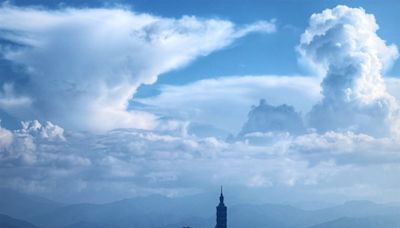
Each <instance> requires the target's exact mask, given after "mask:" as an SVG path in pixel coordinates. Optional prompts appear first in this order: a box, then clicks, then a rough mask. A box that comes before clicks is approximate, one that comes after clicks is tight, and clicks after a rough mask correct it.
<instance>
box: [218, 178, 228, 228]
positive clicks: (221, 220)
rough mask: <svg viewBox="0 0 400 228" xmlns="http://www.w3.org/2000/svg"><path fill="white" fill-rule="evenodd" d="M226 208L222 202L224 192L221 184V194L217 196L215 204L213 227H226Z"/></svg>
mask: <svg viewBox="0 0 400 228" xmlns="http://www.w3.org/2000/svg"><path fill="white" fill-rule="evenodd" d="M226 212H227V208H226V206H225V204H224V193H223V188H222V185H221V194H220V196H219V204H218V206H217V224H216V225H215V228H226V227H227V221H226V219H227V213H226Z"/></svg>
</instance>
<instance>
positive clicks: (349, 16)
mask: <svg viewBox="0 0 400 228" xmlns="http://www.w3.org/2000/svg"><path fill="white" fill-rule="evenodd" d="M377 30H378V25H377V24H376V22H375V17H374V16H373V15H371V14H367V13H365V11H364V10H363V9H362V8H349V7H347V6H337V7H335V8H333V9H326V10H324V11H323V12H322V13H318V14H313V15H312V16H311V18H310V22H309V27H308V28H307V29H306V31H305V32H304V33H303V35H302V37H301V41H300V44H299V46H298V51H299V53H300V55H301V58H302V60H303V62H304V61H305V62H307V63H308V64H310V65H312V66H313V67H314V68H317V69H318V70H319V71H320V73H321V74H322V75H324V80H323V82H322V84H321V86H322V94H323V96H324V98H323V100H322V102H321V103H320V104H317V105H316V106H314V108H313V110H312V111H311V112H310V114H309V117H310V124H311V125H312V126H313V127H315V128H317V129H318V130H320V131H329V130H352V131H355V132H363V133H368V134H372V135H379V136H382V135H388V134H391V133H396V131H398V129H399V126H400V125H399V107H398V104H397V102H396V100H395V99H394V98H393V96H391V95H390V94H389V93H388V92H387V90H386V87H385V83H384V81H383V78H382V75H381V74H382V72H383V71H384V70H385V69H387V68H388V67H389V66H390V65H391V64H392V63H393V61H394V60H395V59H396V58H397V57H398V51H397V47H396V46H395V45H386V43H385V41H384V40H382V39H381V38H380V37H379V36H378V35H377V33H376V31H377ZM397 133H398V132H397Z"/></svg>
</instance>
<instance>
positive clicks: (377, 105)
mask: <svg viewBox="0 0 400 228" xmlns="http://www.w3.org/2000/svg"><path fill="white" fill-rule="evenodd" d="M399 9H400V2H398V1H395V0H386V1H379V2H378V1H372V0H364V1H361V0H352V1H350V0H348V1H324V0H321V1H311V0H280V1H279V0H270V1H246V2H244V1H238V0H231V1H227V0H220V1H208V0H202V1H184V0H171V1H166V0H157V1H149V0H138V1H123V0H121V1H100V0H98V1H97V0H96V1H75V0H73V1H63V2H57V1H44V0H31V1H24V0H21V1H18V0H14V1H3V2H2V3H1V5H0V119H1V128H0V178H1V183H0V187H2V188H11V189H14V190H17V191H22V192H26V193H30V194H37V195H41V196H45V197H47V198H50V199H55V200H59V201H62V202H108V201H112V200H117V199H122V198H129V197H135V196H143V195H151V194H161V195H165V196H169V197H179V196H185V195H192V194H201V193H205V192H209V191H213V190H215V189H217V190H218V189H219V186H220V185H224V186H225V189H232V192H235V194H236V195H237V197H239V198H242V199H243V200H248V201H254V202H256V201H259V202H261V201H262V202H277V203H282V202H299V201H308V200H309V201H315V200H318V201H321V202H342V201H346V200H355V199H357V200H358V199H361V200H373V201H377V202H398V201H400V196H399V195H398V194H397V193H398V192H399V190H400V184H399V183H400V181H399V177H398V175H397V173H398V172H399V171H400V170H399V169H400V166H399V164H400V156H399V154H398V153H399V151H400V106H399V100H400V92H399V91H400V79H399V76H400V63H399V61H398V57H399V50H398V47H399V45H400V43H399V42H400V41H399V37H400V29H398V26H397V25H396V21H398V20H399V18H398V17H399V16H398V13H397V12H398V10H399Z"/></svg>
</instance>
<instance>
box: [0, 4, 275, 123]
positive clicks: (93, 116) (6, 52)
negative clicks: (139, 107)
mask: <svg viewBox="0 0 400 228" xmlns="http://www.w3.org/2000/svg"><path fill="white" fill-rule="evenodd" d="M0 22H1V23H0V29H1V30H2V32H1V33H0V37H1V38H2V39H5V40H9V41H12V42H14V43H17V44H19V45H20V46H18V47H9V46H7V45H4V46H3V47H2V48H1V52H2V54H3V56H4V58H5V59H7V60H9V61H11V62H13V63H14V64H18V65H20V66H23V67H24V68H25V72H24V74H25V75H26V77H28V80H25V81H24V82H25V83H20V84H16V83H17V82H14V87H15V90H14V91H15V93H17V95H18V93H20V94H22V95H24V97H25V96H28V98H27V99H29V101H31V102H32V105H31V106H30V107H29V108H28V111H25V112H22V111H20V112H17V113H13V114H15V115H20V116H18V117H19V118H20V119H31V118H32V116H33V117H34V118H39V119H42V120H51V121H53V122H56V123H62V124H63V126H68V127H69V128H75V129H90V130H108V129H113V128H119V127H136V128H143V129H151V128H153V127H154V126H155V125H156V124H157V123H156V121H157V117H156V116H154V115H152V114H149V113H144V112H140V111H133V110H131V111H127V110H126V107H127V103H128V101H129V99H130V98H131V97H132V96H133V95H134V93H135V91H136V89H137V88H138V86H139V85H141V84H152V83H154V82H155V81H156V80H157V77H158V76H159V75H160V74H162V73H165V72H167V71H170V70H173V69H177V68H180V67H183V66H185V65H187V64H188V63H190V62H191V61H192V60H194V59H195V58H197V57H199V56H205V55H208V54H210V53H211V52H213V51H216V50H218V49H221V48H223V47H226V46H228V45H229V44H231V43H232V42H234V41H235V40H236V39H238V38H240V37H242V36H245V35H247V34H248V33H250V32H262V33H271V32H274V31H275V25H274V23H273V22H265V21H259V22H256V23H255V24H250V25H247V26H243V27H240V28H238V27H237V26H235V25H234V24H233V23H232V22H230V21H225V20H220V19H203V18H197V17H194V16H183V17H182V18H179V19H172V18H163V17H157V16H153V15H149V14H139V13H135V12H132V11H130V10H128V9H125V8H112V9H106V8H97V9H76V8H65V9H60V10H47V9H39V8H21V7H14V6H9V5H3V6H2V7H1V8H0ZM21 45H22V47H21ZM22 95H21V96H22ZM3 100H4V99H3ZM0 101H1V100H0ZM2 103H4V102H2ZM2 103H1V102H0V105H1V104H2ZM1 108H2V109H4V110H6V111H8V112H10V110H9V107H8V106H7V105H2V106H1Z"/></svg>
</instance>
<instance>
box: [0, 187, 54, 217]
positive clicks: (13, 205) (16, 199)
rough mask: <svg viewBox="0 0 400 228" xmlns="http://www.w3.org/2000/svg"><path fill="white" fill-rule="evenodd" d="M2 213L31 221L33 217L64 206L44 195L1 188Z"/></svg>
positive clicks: (0, 202) (0, 210)
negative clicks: (38, 195) (43, 196)
mask: <svg viewBox="0 0 400 228" xmlns="http://www.w3.org/2000/svg"><path fill="white" fill-rule="evenodd" d="M0 196H1V197H0V213H1V214H6V215H9V216H11V217H13V218H17V219H23V220H27V221H30V220H31V219H32V218H33V217H35V216H38V215H40V214H42V213H43V214H44V213H48V212H50V211H53V210H55V209H57V208H59V207H61V206H62V204H61V203H57V202H54V201H51V200H48V199H45V198H42V197H37V196H32V195H27V194H22V193H19V192H16V191H13V190H9V189H0Z"/></svg>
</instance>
